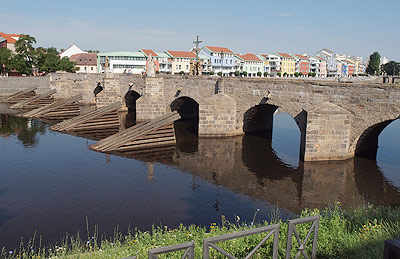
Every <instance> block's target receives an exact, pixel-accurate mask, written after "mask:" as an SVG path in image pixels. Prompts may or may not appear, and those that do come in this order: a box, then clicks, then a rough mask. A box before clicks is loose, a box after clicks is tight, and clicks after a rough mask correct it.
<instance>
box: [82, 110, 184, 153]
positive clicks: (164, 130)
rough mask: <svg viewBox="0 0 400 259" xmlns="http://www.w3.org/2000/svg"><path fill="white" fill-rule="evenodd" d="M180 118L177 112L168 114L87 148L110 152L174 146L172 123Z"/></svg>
mask: <svg viewBox="0 0 400 259" xmlns="http://www.w3.org/2000/svg"><path fill="white" fill-rule="evenodd" d="M180 118H181V116H180V115H179V113H178V112H177V111H173V112H169V113H167V114H164V115H162V116H160V117H158V118H156V119H154V120H151V121H148V122H145V123H142V124H139V125H135V126H133V127H131V128H128V129H126V130H124V131H122V132H120V133H117V134H115V135H112V136H110V137H108V138H105V139H103V140H101V141H99V142H97V143H94V144H92V145H90V146H89V148H90V149H92V150H95V151H99V152H110V151H129V150H139V149H146V148H153V147H157V146H171V145H175V143H176V139H175V131H174V121H176V120H179V119H180Z"/></svg>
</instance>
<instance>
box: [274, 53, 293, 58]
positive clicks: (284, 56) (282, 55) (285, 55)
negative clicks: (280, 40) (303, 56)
mask: <svg viewBox="0 0 400 259" xmlns="http://www.w3.org/2000/svg"><path fill="white" fill-rule="evenodd" d="M276 54H278V55H279V56H281V57H283V58H293V57H292V56H291V55H289V54H287V53H281V52H277V53H276Z"/></svg>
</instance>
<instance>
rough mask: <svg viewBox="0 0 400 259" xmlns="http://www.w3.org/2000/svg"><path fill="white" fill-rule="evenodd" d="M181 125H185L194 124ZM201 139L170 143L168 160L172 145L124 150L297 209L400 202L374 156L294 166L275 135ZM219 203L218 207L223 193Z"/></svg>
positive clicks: (216, 183) (283, 206) (251, 195)
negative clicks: (276, 147)
mask: <svg viewBox="0 0 400 259" xmlns="http://www.w3.org/2000/svg"><path fill="white" fill-rule="evenodd" d="M176 126H179V125H176ZM181 126H182V127H183V128H181V129H180V130H183V129H184V128H185V127H188V126H184V125H183V124H182V125H181ZM195 144H196V145H195V146H196V148H197V149H196V150H193V149H192V150H188V148H187V145H190V141H186V142H182V143H180V145H177V146H176V147H169V148H168V151H167V152H166V153H164V154H167V155H164V156H163V157H162V159H161V156H160V154H161V153H162V152H165V149H166V148H163V149H153V150H152V151H151V152H148V153H147V154H146V156H145V158H143V154H142V156H140V155H137V154H135V152H131V153H130V154H128V153H124V155H125V156H128V157H131V158H135V159H143V160H144V161H147V162H151V161H152V162H159V163H165V164H172V165H175V166H177V167H178V168H179V169H180V170H183V171H185V172H188V173H191V174H192V175H193V176H194V177H198V178H201V179H203V180H206V181H208V182H210V183H212V184H213V185H215V186H217V187H218V186H223V187H225V188H229V189H231V190H233V191H235V192H238V193H241V194H244V195H248V196H250V197H253V198H257V199H261V200H265V201H267V202H269V203H271V204H275V205H278V206H279V207H282V208H285V209H288V210H290V211H293V212H300V211H301V210H302V209H303V208H323V207H325V206H327V205H330V204H333V202H335V201H340V202H341V203H342V205H343V206H345V207H348V206H357V205H360V204H366V203H373V204H385V205H398V204H400V193H399V191H398V190H397V189H396V187H395V186H393V185H392V184H391V183H390V182H388V181H387V180H386V179H385V177H384V176H383V174H382V172H381V171H380V168H379V167H378V166H377V165H376V162H375V161H372V160H367V159H364V158H354V159H348V160H345V161H321V162H301V163H300V164H299V166H298V167H297V168H294V167H293V165H290V164H287V163H285V162H284V161H282V160H281V159H280V158H279V157H278V156H277V154H276V152H275V151H274V150H273V148H272V147H271V142H270V141H269V140H266V139H265V138H262V137H258V136H252V135H244V136H239V137H231V138H215V139H210V138H208V139H203V138H200V139H196V143H195ZM136 152H137V151H136ZM152 177H157V175H152ZM152 179H153V178H152ZM371 186H372V187H371ZM215 204H216V205H215V206H216V207H218V198H217V199H216V203H215Z"/></svg>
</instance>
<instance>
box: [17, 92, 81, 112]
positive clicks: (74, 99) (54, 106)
mask: <svg viewBox="0 0 400 259" xmlns="http://www.w3.org/2000/svg"><path fill="white" fill-rule="evenodd" d="M80 99H82V95H81V94H79V95H76V96H73V97H71V98H68V99H63V100H58V101H55V102H53V103H51V104H48V105H46V106H43V107H39V108H37V109H35V110H32V111H29V112H27V113H25V114H23V115H22V116H24V117H40V116H41V115H43V114H45V113H47V112H50V111H53V110H54V109H57V108H59V107H62V106H64V105H65V104H70V103H73V102H77V101H79V100H80Z"/></svg>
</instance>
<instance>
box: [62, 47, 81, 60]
mask: <svg viewBox="0 0 400 259" xmlns="http://www.w3.org/2000/svg"><path fill="white" fill-rule="evenodd" d="M83 53H87V52H86V51H84V50H81V49H80V48H79V47H78V46H76V45H72V46H70V47H68V48H67V49H66V50H64V51H62V52H61V53H59V54H58V55H59V56H60V58H63V57H67V58H70V57H71V56H72V55H75V54H83Z"/></svg>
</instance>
